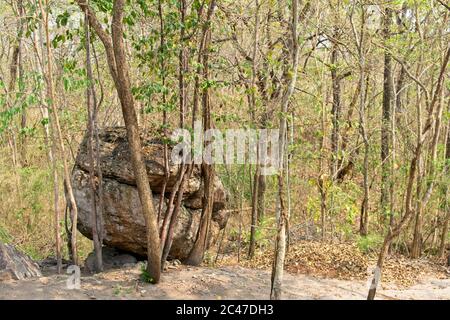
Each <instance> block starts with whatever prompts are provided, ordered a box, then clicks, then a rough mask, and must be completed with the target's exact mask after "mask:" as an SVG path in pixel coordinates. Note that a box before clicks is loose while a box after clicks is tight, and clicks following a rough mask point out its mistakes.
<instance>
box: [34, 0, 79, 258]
mask: <svg viewBox="0 0 450 320" xmlns="http://www.w3.org/2000/svg"><path fill="white" fill-rule="evenodd" d="M39 8H40V12H41V15H42V24H43V29H44V31H45V40H46V41H45V42H46V49H47V74H46V75H45V78H46V82H47V98H48V100H49V108H50V109H51V111H52V112H51V114H52V120H53V122H54V123H53V124H52V126H54V129H55V131H56V139H57V142H56V141H55V142H54V143H57V144H58V147H59V152H60V157H61V160H62V163H63V168H64V185H65V187H66V191H67V196H68V198H69V199H68V200H69V201H68V202H69V203H70V210H71V213H72V215H71V216H72V235H71V243H72V260H73V263H74V264H76V265H78V253H77V219H78V208H77V204H76V202H75V197H74V194H73V189H72V182H71V176H70V171H69V166H68V163H67V159H66V153H65V146H64V141H63V136H62V130H61V125H60V123H59V116H58V111H57V109H56V108H55V92H54V82H53V68H52V49H51V40H50V31H49V23H48V12H47V11H46V9H45V8H48V1H47V0H46V1H45V8H44V3H43V2H42V0H39Z"/></svg>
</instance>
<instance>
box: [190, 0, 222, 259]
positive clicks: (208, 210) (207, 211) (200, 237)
mask: <svg viewBox="0 0 450 320" xmlns="http://www.w3.org/2000/svg"><path fill="white" fill-rule="evenodd" d="M215 6H216V1H215V0H212V1H211V3H210V4H209V7H208V12H207V17H206V21H205V26H204V28H203V31H202V39H201V42H203V43H204V45H202V44H201V45H200V47H201V49H202V50H201V51H200V52H201V54H202V56H203V58H202V60H203V68H202V69H203V79H204V80H207V79H208V77H209V68H208V63H209V62H208V61H209V46H210V43H211V29H210V23H211V19H212V16H213V13H214V9H215ZM202 105H203V110H202V112H203V128H204V130H208V129H211V128H212V122H211V101H210V97H209V89H208V88H205V89H203V92H202ZM214 174H215V172H214V166H213V165H212V164H207V163H205V162H204V161H203V163H202V176H203V179H204V180H203V181H204V182H203V183H204V193H203V199H202V215H201V219H200V225H199V229H198V232H197V238H196V241H195V243H194V246H193V248H192V250H191V252H190V253H189V256H188V258H187V259H186V260H185V263H186V264H190V265H199V264H200V263H202V261H203V257H204V253H205V250H206V247H207V241H208V235H209V227H210V223H211V217H212V209H213V208H212V207H213V191H214V190H213V183H214V182H213V181H214Z"/></svg>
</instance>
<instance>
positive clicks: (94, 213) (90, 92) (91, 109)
mask: <svg viewBox="0 0 450 320" xmlns="http://www.w3.org/2000/svg"><path fill="white" fill-rule="evenodd" d="M84 31H85V42H86V43H85V45H86V71H87V76H88V79H89V85H88V87H87V88H86V104H87V110H88V155H89V180H90V184H91V197H92V208H91V224H92V240H93V242H94V252H95V271H96V272H101V271H103V258H102V241H101V238H102V237H101V236H100V235H99V231H101V230H98V220H99V218H98V217H99V215H101V214H102V212H100V213H99V212H98V211H99V210H98V206H97V195H96V190H97V187H96V181H95V180H96V179H95V175H96V165H95V155H96V154H95V151H94V144H95V143H96V142H95V141H96V137H95V128H94V127H95V125H94V121H95V119H94V118H95V113H96V112H95V104H96V101H95V100H96V99H94V78H93V74H92V66H91V51H90V50H91V49H90V41H91V36H90V30H89V22H88V13H87V11H85V16H84ZM97 150H98V146H97ZM97 161H98V159H97ZM97 165H98V166H99V167H100V163H98V164H97ZM97 178H99V177H97ZM101 196H102V195H100V197H101ZM100 197H99V198H100Z"/></svg>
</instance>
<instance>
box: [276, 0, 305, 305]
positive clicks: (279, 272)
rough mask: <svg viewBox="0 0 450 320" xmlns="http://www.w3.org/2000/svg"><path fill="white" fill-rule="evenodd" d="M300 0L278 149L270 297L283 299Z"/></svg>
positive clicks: (294, 5) (294, 4)
mask: <svg viewBox="0 0 450 320" xmlns="http://www.w3.org/2000/svg"><path fill="white" fill-rule="evenodd" d="M298 18H299V17H298V0H293V1H292V16H291V21H292V25H291V39H290V41H291V47H290V53H291V55H292V56H291V57H292V69H291V70H292V73H291V77H290V79H289V82H288V83H287V86H286V89H285V92H284V95H283V97H282V101H281V108H280V109H281V110H280V111H281V119H280V134H279V141H280V142H279V149H278V161H279V165H278V167H279V169H278V197H277V201H278V204H279V214H278V219H277V239H276V244H275V257H274V261H273V266H272V278H271V290H270V298H271V299H272V300H279V299H281V287H282V281H283V273H284V260H285V255H286V238H287V226H288V223H289V216H288V213H287V212H286V208H285V205H284V174H285V168H284V155H285V152H286V149H285V148H286V133H287V132H286V130H287V122H286V116H285V115H286V114H287V111H288V107H289V101H290V99H291V97H292V94H293V92H294V89H295V84H296V81H297V72H298V60H299V51H300V50H299V44H298V36H297V27H298Z"/></svg>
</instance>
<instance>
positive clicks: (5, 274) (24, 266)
mask: <svg viewBox="0 0 450 320" xmlns="http://www.w3.org/2000/svg"><path fill="white" fill-rule="evenodd" d="M40 276H42V275H41V271H40V270H39V266H38V264H37V263H35V262H34V261H33V260H32V259H31V258H30V257H28V256H27V255H25V254H23V253H22V252H20V251H19V250H17V249H16V248H14V247H13V246H11V245H9V244H3V243H1V242H0V281H3V280H23V279H26V278H33V277H40Z"/></svg>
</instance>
